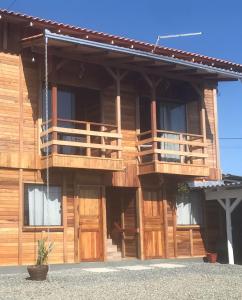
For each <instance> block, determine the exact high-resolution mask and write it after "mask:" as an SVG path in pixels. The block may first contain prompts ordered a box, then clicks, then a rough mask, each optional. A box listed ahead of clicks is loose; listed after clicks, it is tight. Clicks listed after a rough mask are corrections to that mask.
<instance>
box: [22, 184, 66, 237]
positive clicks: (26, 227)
mask: <svg viewBox="0 0 242 300" xmlns="http://www.w3.org/2000/svg"><path fill="white" fill-rule="evenodd" d="M28 185H41V186H46V184H45V183H43V182H33V181H24V182H23V190H22V199H23V200H22V231H24V232H25V231H46V230H48V231H55V232H58V231H63V230H64V214H63V198H64V196H63V187H62V186H61V185H60V184H56V185H55V184H50V187H58V188H60V194H61V201H60V209H61V225H25V224H24V219H25V194H26V187H27V186H28Z"/></svg>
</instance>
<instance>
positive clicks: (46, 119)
mask: <svg viewBox="0 0 242 300" xmlns="http://www.w3.org/2000/svg"><path fill="white" fill-rule="evenodd" d="M48 84H49V83H48V37H46V36H45V127H46V128H45V130H48V129H49V99H48V98H49V97H48V96H49V91H48V90H49V87H48ZM45 142H46V144H47V147H46V198H47V210H46V213H47V215H46V219H47V226H48V227H47V243H48V247H49V244H50V238H49V235H50V222H49V199H50V187H49V181H50V175H49V146H48V142H49V134H47V135H46V141H45ZM49 269H50V265H49ZM48 279H49V280H50V277H49V275H48Z"/></svg>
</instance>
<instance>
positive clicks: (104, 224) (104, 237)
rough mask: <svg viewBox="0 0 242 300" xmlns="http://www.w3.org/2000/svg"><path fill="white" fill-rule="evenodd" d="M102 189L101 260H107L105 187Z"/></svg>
mask: <svg viewBox="0 0 242 300" xmlns="http://www.w3.org/2000/svg"><path fill="white" fill-rule="evenodd" d="M101 189H102V223H103V238H102V240H103V260H104V261H106V260H107V243H106V241H107V215H106V213H107V205H106V189H105V186H102V187H101Z"/></svg>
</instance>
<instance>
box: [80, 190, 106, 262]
mask: <svg viewBox="0 0 242 300" xmlns="http://www.w3.org/2000/svg"><path fill="white" fill-rule="evenodd" d="M78 212H79V229H78V233H79V260H80V261H95V260H102V259H103V220H102V191H101V187H81V188H80V193H79V205H78Z"/></svg>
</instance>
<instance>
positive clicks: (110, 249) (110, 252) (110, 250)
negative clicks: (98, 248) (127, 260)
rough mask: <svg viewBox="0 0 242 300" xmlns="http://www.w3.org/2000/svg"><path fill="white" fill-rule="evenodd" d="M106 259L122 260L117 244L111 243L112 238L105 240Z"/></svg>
mask: <svg viewBox="0 0 242 300" xmlns="http://www.w3.org/2000/svg"><path fill="white" fill-rule="evenodd" d="M106 249H107V259H108V260H110V261H114V260H115V261H116V260H117V261H119V260H122V254H121V251H119V250H118V247H117V245H115V244H113V241H112V239H107V240H106Z"/></svg>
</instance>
